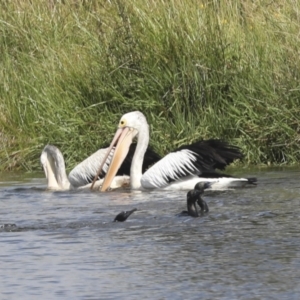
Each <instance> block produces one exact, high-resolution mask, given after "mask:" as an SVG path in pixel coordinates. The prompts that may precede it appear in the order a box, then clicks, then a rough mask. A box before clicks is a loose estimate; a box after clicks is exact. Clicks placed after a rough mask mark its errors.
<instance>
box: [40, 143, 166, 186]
mask: <svg viewBox="0 0 300 300" xmlns="http://www.w3.org/2000/svg"><path fill="white" fill-rule="evenodd" d="M135 148H136V145H134V144H133V147H132V148H131V150H130V151H129V153H128V155H127V157H126V159H125V161H124V164H123V165H122V166H121V168H120V170H119V172H118V175H119V174H120V176H116V180H114V182H113V183H112V186H111V188H118V187H121V186H126V185H129V176H127V175H129V173H130V164H131V160H132V156H133V153H134V151H135ZM107 151H108V148H103V149H100V150H98V151H97V152H95V153H94V154H92V155H91V156H89V157H88V158H87V159H85V160H84V161H82V162H81V163H80V164H78V165H77V166H76V167H75V168H74V169H73V170H72V171H71V172H70V174H69V176H67V174H66V168H65V161H64V158H63V155H62V153H61V152H60V150H59V149H58V148H57V147H55V146H53V145H46V146H45V148H44V149H43V151H42V154H41V157H40V161H41V164H42V167H43V170H44V173H45V176H46V178H47V181H48V189H51V190H70V189H77V188H79V189H83V188H90V187H91V185H92V184H91V181H92V179H93V178H94V177H95V175H96V173H97V170H98V169H99V166H100V164H101V163H102V162H104V164H103V166H102V168H101V170H102V172H103V174H101V176H100V177H98V175H97V179H99V180H97V181H96V185H95V186H94V189H99V187H100V186H101V184H102V182H103V179H102V178H103V177H104V175H105V173H106V172H107V169H108V165H109V162H110V160H111V157H112V155H113V153H114V149H112V150H111V151H109V152H108V156H107V158H106V159H105V161H103V159H104V156H105V154H107ZM159 159H160V156H159V155H158V154H156V153H155V152H154V151H152V150H151V149H149V148H148V149H147V152H146V160H145V163H144V165H143V168H144V169H146V168H148V167H149V165H152V164H153V163H155V162H156V161H158V160H159Z"/></svg>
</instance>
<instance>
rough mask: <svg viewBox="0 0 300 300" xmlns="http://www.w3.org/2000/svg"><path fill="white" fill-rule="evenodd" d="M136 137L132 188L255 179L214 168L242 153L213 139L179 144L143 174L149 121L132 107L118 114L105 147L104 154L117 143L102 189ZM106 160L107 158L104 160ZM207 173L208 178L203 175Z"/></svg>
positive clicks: (222, 185)
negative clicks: (183, 144)
mask: <svg viewBox="0 0 300 300" xmlns="http://www.w3.org/2000/svg"><path fill="white" fill-rule="evenodd" d="M135 137H136V138H137V146H136V149H135V153H134V156H133V159H132V163H131V168H130V187H131V189H176V190H191V189H193V188H194V186H195V184H197V183H198V182H199V181H205V182H211V183H212V184H211V187H210V189H227V188H234V187H240V186H245V185H251V184H252V185H253V184H255V183H256V178H234V177H231V176H228V175H223V174H219V173H217V172H216V171H215V169H216V168H218V169H221V170H222V169H224V168H225V167H226V166H227V165H229V164H230V163H231V162H233V161H234V160H235V159H238V158H242V157H243V155H242V153H241V152H240V149H239V148H238V147H235V146H232V145H229V144H228V143H226V142H224V141H222V140H213V139H211V140H206V141H199V142H196V143H193V144H191V145H188V146H182V147H180V148H178V149H177V150H175V151H174V152H171V153H169V154H168V155H166V156H165V157H163V158H162V159H161V160H159V161H158V162H157V163H155V164H154V165H153V166H152V167H151V168H149V169H148V170H147V171H146V172H145V173H144V174H143V170H142V163H143V159H144V155H145V151H146V149H147V146H148V143H149V125H148V123H147V120H146V117H145V116H144V115H143V113H141V112H140V111H134V112H130V113H127V114H125V115H123V116H122V117H121V120H120V122H119V125H118V130H117V132H116V134H115V136H114V138H113V141H112V142H111V145H110V147H109V148H108V151H107V155H106V157H108V156H109V153H110V149H112V148H113V147H114V146H116V147H115V151H114V154H113V156H112V159H111V163H110V165H109V169H108V171H107V174H106V176H105V178H104V181H103V184H102V186H101V191H106V190H107V189H108V188H109V187H110V185H111V183H112V180H113V178H114V177H115V175H116V174H117V172H118V169H119V167H120V165H121V163H122V161H123V159H124V158H125V157H126V154H127V152H128V150H129V146H130V144H131V143H132V140H133V139H134V138H135ZM105 160H106V158H105V159H104V160H103V164H104V161H105ZM100 168H102V166H101V167H100ZM206 175H208V176H207V177H208V178H205V176H206ZM199 176H200V177H199Z"/></svg>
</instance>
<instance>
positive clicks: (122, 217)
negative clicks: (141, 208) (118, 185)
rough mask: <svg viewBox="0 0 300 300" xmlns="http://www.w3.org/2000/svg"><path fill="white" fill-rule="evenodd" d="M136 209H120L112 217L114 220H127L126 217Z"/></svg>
mask: <svg viewBox="0 0 300 300" xmlns="http://www.w3.org/2000/svg"><path fill="white" fill-rule="evenodd" d="M136 210H137V209H136V208H134V209H132V210H128V211H122V212H120V213H119V214H118V215H117V216H116V217H115V219H114V222H124V221H126V220H127V218H128V217H129V216H130V215H131V214H132V213H133V212H135V211H136Z"/></svg>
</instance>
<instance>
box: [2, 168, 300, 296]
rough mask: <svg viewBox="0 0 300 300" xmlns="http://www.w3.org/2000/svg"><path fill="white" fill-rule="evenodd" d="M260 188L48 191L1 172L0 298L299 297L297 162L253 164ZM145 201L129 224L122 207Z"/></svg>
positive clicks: (299, 184) (41, 181)
mask: <svg viewBox="0 0 300 300" xmlns="http://www.w3.org/2000/svg"><path fill="white" fill-rule="evenodd" d="M242 175H244V176H245V175H248V176H253V175H257V177H258V179H259V185H258V186H257V187H256V188H250V189H243V190H236V191H227V192H222V193H220V192H219V193H213V194H206V195H205V196H204V197H205V200H206V201H207V203H208V204H209V207H210V212H209V214H208V215H206V216H204V217H201V218H191V217H176V214H177V213H179V212H180V211H182V210H184V209H185V205H186V203H185V197H186V193H185V192H182V191H181V192H170V191H168V192H162V191H152V192H130V191H128V190H127V191H126V190H123V191H116V192H109V193H95V192H89V191H80V192H45V191H44V188H45V181H44V179H41V178H37V177H36V178H30V177H29V178H26V179H25V180H23V178H22V177H20V176H16V177H14V176H12V177H11V178H6V180H4V178H3V176H4V175H3V174H2V175H1V176H0V235H1V238H0V242H1V245H0V247H1V252H0V256H1V277H0V295H1V297H0V298H1V299H41V298H42V299H60V298H63V299H116V298H117V297H119V298H120V299H299V298H300V284H299V278H300V254H299V253H300V252H299V241H300V205H299V204H300V182H299V178H300V171H299V170H265V171H260V172H258V171H251V172H249V173H248V174H242ZM134 207H136V208H137V209H138V210H137V211H136V212H135V213H134V214H133V215H132V216H130V218H129V219H128V220H127V221H126V222H124V223H113V222H112V220H113V219H114V217H115V216H116V214H118V213H119V212H121V211H122V210H130V209H132V208H134Z"/></svg>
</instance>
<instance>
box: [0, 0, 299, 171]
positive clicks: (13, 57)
mask: <svg viewBox="0 0 300 300" xmlns="http://www.w3.org/2000/svg"><path fill="white" fill-rule="evenodd" d="M31 2H33V3H31V4H30V1H22V0H19V1H9V2H7V1H1V2H0V50H1V56H0V64H1V68H0V170H4V169H26V170H32V169H35V168H37V167H39V159H38V158H39V155H40V153H41V150H42V149H43V147H44V145H45V144H47V143H52V144H55V145H57V146H58V147H59V148H60V149H61V150H62V152H63V154H64V155H65V158H66V163H67V166H68V167H72V166H73V165H74V164H75V163H76V162H79V161H81V160H82V159H83V158H85V157H86V156H88V155H89V154H91V153H92V152H93V151H95V150H97V149H98V148H99V147H101V146H103V145H104V144H105V143H108V142H109V141H110V139H111V138H112V136H113V133H114V130H115V128H116V124H117V122H118V120H119V118H120V116H121V115H122V114H123V113H125V112H128V111H132V110H141V111H143V112H144V113H145V114H146V115H147V117H148V121H149V123H150V124H151V135H152V138H151V143H152V146H153V147H154V148H155V149H156V150H157V151H158V152H159V153H161V154H163V153H165V152H166V151H167V150H171V149H172V148H174V147H176V146H180V145H181V144H184V143H189V142H192V141H194V140H196V139H199V138H204V139H205V138H210V137H218V138H224V139H226V140H229V141H230V142H232V143H234V144H236V145H238V146H240V147H241V148H242V149H243V151H244V153H245V155H246V156H245V160H244V162H245V163H246V164H266V163H272V164H282V163H289V164H292V163H296V162H297V161H299V160H300V151H299V149H300V147H299V140H300V118H299V116H300V52H299V51H300V50H299V49H300V36H299V32H300V4H299V3H298V2H297V1H282V0H280V1H279V0H275V1H273V2H270V1H255V2H253V1H250V0H249V1H248V0H245V1H237V0H236V1H229V0H220V1H202V2H200V1H196V0H194V1H192V0H191V1H180V0H171V1H166V0H157V1H154V0H152V1H143V0H132V1H124V0H112V1H96V0H95V1H92V0H91V1H79V0H78V1H75V0H73V1H67V0H66V1H55V0H52V1H50V0H49V1H42V0H36V1H31Z"/></svg>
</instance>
